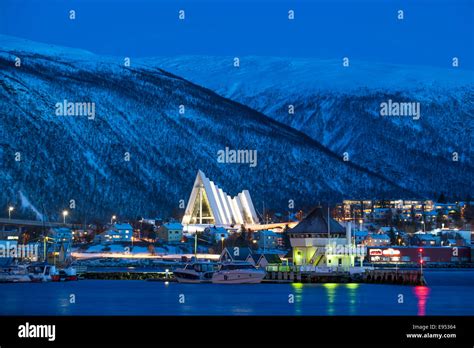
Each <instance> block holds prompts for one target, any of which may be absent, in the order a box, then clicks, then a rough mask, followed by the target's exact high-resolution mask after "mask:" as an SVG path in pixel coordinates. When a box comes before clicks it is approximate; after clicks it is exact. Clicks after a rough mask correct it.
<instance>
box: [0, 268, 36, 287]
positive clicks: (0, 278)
mask: <svg viewBox="0 0 474 348" xmlns="http://www.w3.org/2000/svg"><path fill="white" fill-rule="evenodd" d="M28 282H31V277H30V274H29V272H28V269H27V268H26V266H24V265H13V266H11V267H6V268H2V269H1V270H0V283H28Z"/></svg>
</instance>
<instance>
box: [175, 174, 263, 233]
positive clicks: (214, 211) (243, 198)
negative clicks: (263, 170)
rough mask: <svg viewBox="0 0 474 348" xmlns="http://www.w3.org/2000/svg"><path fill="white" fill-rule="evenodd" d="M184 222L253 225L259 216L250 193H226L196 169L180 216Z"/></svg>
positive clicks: (186, 223) (184, 223)
mask: <svg viewBox="0 0 474 348" xmlns="http://www.w3.org/2000/svg"><path fill="white" fill-rule="evenodd" d="M182 223H183V225H189V224H193V225H215V226H233V225H245V224H249V225H253V224H258V223H259V220H258V217H257V213H256V212H255V208H254V205H253V203H252V199H251V198H250V193H249V191H247V190H243V191H242V192H241V193H239V194H238V195H237V196H235V197H231V196H229V195H228V194H227V193H225V192H224V191H223V190H222V189H221V188H219V186H217V185H216V184H214V182H213V181H211V180H209V179H208V178H207V177H206V175H204V173H203V172H202V171H201V170H199V171H198V173H197V176H196V180H195V181H194V186H193V189H192V191H191V195H190V196H189V200H188V204H187V207H186V210H185V213H184V216H183V220H182Z"/></svg>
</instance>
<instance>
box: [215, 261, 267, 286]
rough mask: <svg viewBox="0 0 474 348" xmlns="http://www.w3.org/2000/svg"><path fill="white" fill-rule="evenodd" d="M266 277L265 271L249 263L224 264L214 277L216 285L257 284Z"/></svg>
mask: <svg viewBox="0 0 474 348" xmlns="http://www.w3.org/2000/svg"><path fill="white" fill-rule="evenodd" d="M264 277H265V271H264V270H263V269H257V268H256V267H255V266H254V265H252V264H251V263H249V262H229V263H222V264H221V265H220V267H219V270H218V271H217V272H215V273H214V274H213V276H212V282H213V283H215V284H257V283H260V282H261V281H262V280H263V278H264Z"/></svg>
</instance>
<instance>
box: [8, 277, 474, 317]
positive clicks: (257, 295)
mask: <svg viewBox="0 0 474 348" xmlns="http://www.w3.org/2000/svg"><path fill="white" fill-rule="evenodd" d="M425 277H426V280H427V281H428V286H416V287H414V286H398V285H382V284H297V283H293V284H248V285H245V284H242V285H219V284H179V283H174V282H170V283H163V282H149V281H140V280H81V281H75V282H61V283H16V284H0V315H323V316H324V315H415V316H417V315H418V316H422V315H463V316H466V315H469V316H471V315H474V296H472V294H473V290H474V270H427V271H426V272H425Z"/></svg>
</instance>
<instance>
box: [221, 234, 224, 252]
mask: <svg viewBox="0 0 474 348" xmlns="http://www.w3.org/2000/svg"><path fill="white" fill-rule="evenodd" d="M221 242H222V250H224V237H221Z"/></svg>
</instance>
